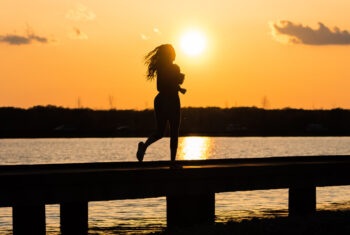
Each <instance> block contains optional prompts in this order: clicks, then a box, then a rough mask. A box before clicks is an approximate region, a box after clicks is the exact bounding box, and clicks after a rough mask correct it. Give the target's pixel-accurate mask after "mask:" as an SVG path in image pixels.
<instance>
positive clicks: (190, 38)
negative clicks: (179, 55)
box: [180, 30, 206, 56]
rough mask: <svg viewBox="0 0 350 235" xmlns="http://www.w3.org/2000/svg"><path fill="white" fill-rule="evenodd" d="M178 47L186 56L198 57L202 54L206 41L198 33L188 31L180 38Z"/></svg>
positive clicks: (196, 31)
mask: <svg viewBox="0 0 350 235" xmlns="http://www.w3.org/2000/svg"><path fill="white" fill-rule="evenodd" d="M180 46H181V49H182V50H183V52H185V53H186V54H187V55H189V56H198V55H200V54H202V53H203V51H204V49H205V47H206V40H205V37H204V36H203V34H202V33H201V32H200V31H198V30H189V31H187V32H186V33H184V34H183V36H182V37H181V40H180Z"/></svg>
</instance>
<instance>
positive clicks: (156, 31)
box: [153, 28, 162, 35]
mask: <svg viewBox="0 0 350 235" xmlns="http://www.w3.org/2000/svg"><path fill="white" fill-rule="evenodd" d="M153 32H155V33H156V34H159V35H160V34H162V33H161V32H160V31H159V29H158V28H153Z"/></svg>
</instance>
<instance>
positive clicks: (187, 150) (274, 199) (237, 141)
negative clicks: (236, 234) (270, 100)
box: [0, 137, 350, 234]
mask: <svg viewBox="0 0 350 235" xmlns="http://www.w3.org/2000/svg"><path fill="white" fill-rule="evenodd" d="M140 140H144V138H87V139H69V138H67V139H0V162H1V164H43V163H72V162H110V161H136V158H135V152H136V146H137V143H138V142H139V141H140ZM345 154H350V137H269V138H262V137H254V138H232V137H228V138H221V137H184V138H180V140H179V151H178V156H177V157H178V159H184V160H190V159H215V158H256V157H258V158H263V157H273V156H305V155H345ZM169 158H170V156H169V139H166V138H165V139H162V140H160V141H159V142H157V143H155V144H154V145H152V146H151V147H150V148H149V149H148V150H147V154H146V156H145V160H146V161H155V160H169ZM165 204H166V203H165V198H164V197H161V198H148V199H141V200H120V201H103V202H90V203H89V228H90V232H91V233H92V234H115V233H116V232H117V233H124V234H140V233H147V232H150V231H157V230H160V229H161V228H163V227H164V226H165V225H166V211H165ZM349 206H350V186H341V187H324V188H317V209H344V208H348V207H349ZM287 208H288V191H287V189H278V190H259V191H247V192H230V193H218V194H216V208H215V209H216V221H217V222H223V221H227V220H230V219H235V220H240V219H244V218H250V217H254V216H257V217H269V216H276V215H282V216H283V215H286V214H287ZM46 214H47V219H46V222H47V231H48V234H59V206H58V205H47V206H46ZM11 216H12V210H11V208H0V233H1V234H11V229H12V217H11Z"/></svg>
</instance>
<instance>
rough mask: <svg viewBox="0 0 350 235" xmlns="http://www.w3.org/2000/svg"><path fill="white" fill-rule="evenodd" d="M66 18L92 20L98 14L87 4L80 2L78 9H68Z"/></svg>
mask: <svg viewBox="0 0 350 235" xmlns="http://www.w3.org/2000/svg"><path fill="white" fill-rule="evenodd" d="M66 18H67V19H70V20H74V21H90V20H94V19H95V18H96V15H95V13H94V12H93V11H91V10H89V9H88V8H87V7H86V6H84V5H82V4H78V5H77V7H76V9H70V10H68V12H67V13H66Z"/></svg>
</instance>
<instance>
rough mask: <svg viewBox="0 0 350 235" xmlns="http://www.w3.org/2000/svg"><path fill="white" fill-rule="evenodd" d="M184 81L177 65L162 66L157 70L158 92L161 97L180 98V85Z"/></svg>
mask: <svg viewBox="0 0 350 235" xmlns="http://www.w3.org/2000/svg"><path fill="white" fill-rule="evenodd" d="M182 81H183V74H181V73H180V67H179V66H178V65H176V64H169V65H166V66H161V67H159V68H158V69H157V90H158V91H159V93H160V94H161V95H167V96H178V91H179V85H180V84H181V83H182Z"/></svg>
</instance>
